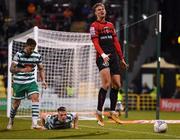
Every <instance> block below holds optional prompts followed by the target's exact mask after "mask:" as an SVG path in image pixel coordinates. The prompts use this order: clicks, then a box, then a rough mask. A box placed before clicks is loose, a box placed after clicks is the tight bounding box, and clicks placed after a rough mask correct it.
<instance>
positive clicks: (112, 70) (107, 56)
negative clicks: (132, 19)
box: [90, 3, 128, 126]
mask: <svg viewBox="0 0 180 140" xmlns="http://www.w3.org/2000/svg"><path fill="white" fill-rule="evenodd" d="M93 11H94V14H95V16H96V17H97V20H96V21H94V22H93V23H92V24H91V27H90V34H91V39H92V42H93V44H94V46H95V49H96V51H97V60H96V63H97V66H98V68H99V71H100V76H101V80H102V87H101V89H100V90H99V95H98V105H97V112H96V117H97V120H98V124H99V125H100V126H104V122H103V119H102V109H103V105H104V101H105V98H106V93H107V90H108V89H109V88H111V91H110V102H111V103H110V109H111V112H110V117H111V118H112V119H113V120H115V121H116V122H118V123H120V120H119V119H118V117H117V114H116V112H115V107H116V102H117V94H118V90H119V88H120V87H121V82H120V78H121V77H120V64H121V68H127V67H128V65H127V64H126V62H125V61H124V56H123V54H122V51H121V46H120V44H119V41H118V38H117V35H116V32H115V28H114V26H113V24H112V23H111V22H108V21H106V20H105V16H106V10H105V6H104V4H103V3H96V4H95V5H94V6H93Z"/></svg>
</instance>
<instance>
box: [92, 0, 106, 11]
mask: <svg viewBox="0 0 180 140" xmlns="http://www.w3.org/2000/svg"><path fill="white" fill-rule="evenodd" d="M98 6H103V7H105V6H104V4H103V3H100V2H99V3H96V4H94V6H93V7H92V10H93V13H95V11H96V8H97V7H98Z"/></svg>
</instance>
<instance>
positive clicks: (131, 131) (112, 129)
mask: <svg viewBox="0 0 180 140" xmlns="http://www.w3.org/2000/svg"><path fill="white" fill-rule="evenodd" d="M79 126H81V127H86V128H92V129H103V130H110V131H118V132H119V131H122V132H129V133H136V134H137V133H139V134H147V135H155V136H159V135H162V133H161V134H159V133H152V132H149V133H148V132H140V131H134V130H122V129H115V128H104V127H93V126H87V125H79ZM162 136H164V137H173V138H180V136H177V135H168V134H163V135H162Z"/></svg>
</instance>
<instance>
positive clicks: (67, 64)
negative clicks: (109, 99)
mask: <svg viewBox="0 0 180 140" xmlns="http://www.w3.org/2000/svg"><path fill="white" fill-rule="evenodd" d="M29 37H31V38H34V39H35V40H36V41H37V48H36V49H37V50H38V52H39V53H40V54H41V55H42V60H43V64H44V68H45V73H46V81H47V83H48V88H47V89H43V88H42V87H41V83H40V81H39V77H38V74H37V81H38V84H39V88H40V92H41V97H40V108H41V112H49V111H50V112H53V111H56V109H57V108H58V107H59V106H65V107H67V109H68V111H73V112H79V113H80V116H81V117H88V118H91V117H92V116H93V115H92V113H91V112H94V111H95V110H96V105H97V95H98V90H99V86H100V80H99V72H98V69H97V66H96V53H95V49H94V46H93V44H92V42H91V39H90V34H88V33H74V32H73V33H72V32H60V31H52V30H43V29H38V28H37V27H35V28H33V29H31V30H29V31H26V32H24V33H22V34H20V35H17V36H15V37H13V38H11V39H10V40H9V54H8V55H9V64H8V65H9V67H10V64H11V61H12V58H13V56H14V54H15V53H16V52H17V51H19V50H21V49H22V47H23V45H24V43H25V42H26V40H27V38H29ZM8 81H9V83H8V113H7V114H9V112H10V106H11V95H12V89H11V84H12V83H11V81H12V74H11V73H10V72H9V74H8ZM17 116H22V117H26V116H31V101H30V100H28V99H27V98H26V99H25V100H22V102H21V105H20V107H19V110H18V114H17Z"/></svg>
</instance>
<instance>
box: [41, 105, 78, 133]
mask: <svg viewBox="0 0 180 140" xmlns="http://www.w3.org/2000/svg"><path fill="white" fill-rule="evenodd" d="M41 123H42V129H44V130H45V129H48V130H51V129H67V128H74V129H78V115H77V113H68V112H67V111H66V108H65V107H63V106H62V107H59V108H58V109H57V112H56V113H48V112H46V113H41Z"/></svg>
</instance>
